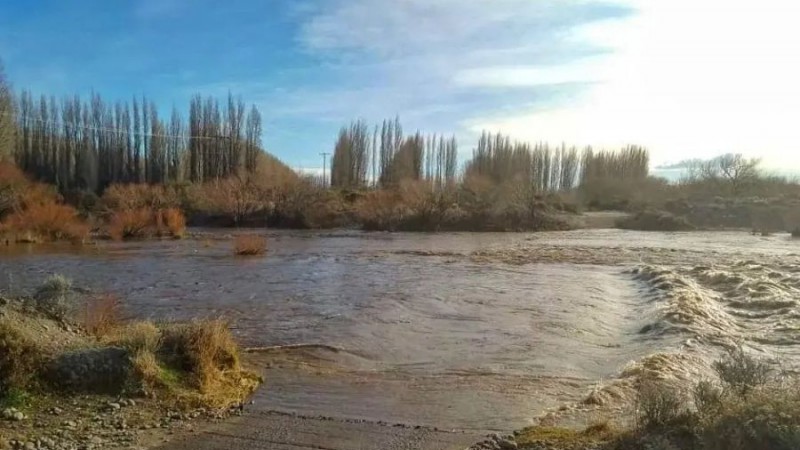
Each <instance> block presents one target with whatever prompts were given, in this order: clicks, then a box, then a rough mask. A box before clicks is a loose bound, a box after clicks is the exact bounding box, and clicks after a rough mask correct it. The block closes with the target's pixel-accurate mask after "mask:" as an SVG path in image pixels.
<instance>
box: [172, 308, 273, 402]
mask: <svg viewBox="0 0 800 450" xmlns="http://www.w3.org/2000/svg"><path fill="white" fill-rule="evenodd" d="M158 355H159V357H160V358H161V359H162V360H163V361H164V363H165V366H166V367H167V368H173V369H177V370H178V371H179V373H185V374H186V377H185V379H186V381H187V382H188V384H189V387H191V388H192V389H195V390H197V391H199V396H197V395H191V394H189V395H187V393H184V395H182V396H181V397H182V399H181V400H182V401H185V402H190V403H193V404H205V405H211V406H224V405H226V404H229V403H230V402H231V401H235V400H241V399H243V398H244V397H245V396H247V395H248V394H249V393H250V392H252V391H253V390H254V389H255V387H256V386H258V384H259V383H260V379H259V378H258V377H256V376H255V375H253V374H251V373H250V372H247V371H245V370H242V368H241V366H240V363H239V346H238V344H236V342H235V341H234V339H233V335H232V334H231V332H230V329H229V328H228V325H227V323H225V322H224V321H222V320H203V321H194V322H191V323H188V324H178V325H172V326H169V327H166V328H165V329H164V330H163V337H162V340H161V347H160V349H159V353H158ZM167 373H170V372H167ZM162 376H163V374H162Z"/></svg>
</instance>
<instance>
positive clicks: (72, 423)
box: [61, 420, 78, 428]
mask: <svg viewBox="0 0 800 450" xmlns="http://www.w3.org/2000/svg"><path fill="white" fill-rule="evenodd" d="M61 425H63V426H65V427H67V428H77V427H78V424H77V423H76V422H75V421H74V420H66V421H64V422H63V423H62V424H61Z"/></svg>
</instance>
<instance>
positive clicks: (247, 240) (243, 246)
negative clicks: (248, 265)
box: [233, 234, 267, 256]
mask: <svg viewBox="0 0 800 450" xmlns="http://www.w3.org/2000/svg"><path fill="white" fill-rule="evenodd" d="M233 252H234V254H236V255H239V256H255V255H263V254H264V253H266V252H267V238H265V237H264V236H259V235H257V234H240V235H237V236H236V237H235V238H234V241H233Z"/></svg>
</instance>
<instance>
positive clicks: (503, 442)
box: [497, 439, 518, 450]
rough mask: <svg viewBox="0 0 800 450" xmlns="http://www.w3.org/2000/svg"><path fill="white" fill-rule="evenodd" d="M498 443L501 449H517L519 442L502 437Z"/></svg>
mask: <svg viewBox="0 0 800 450" xmlns="http://www.w3.org/2000/svg"><path fill="white" fill-rule="evenodd" d="M497 445H498V446H499V447H500V449H501V450H517V448H518V447H517V443H516V442H514V441H512V440H509V439H500V440H499V441H497Z"/></svg>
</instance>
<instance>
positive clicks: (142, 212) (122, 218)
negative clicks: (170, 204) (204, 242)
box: [106, 207, 186, 241]
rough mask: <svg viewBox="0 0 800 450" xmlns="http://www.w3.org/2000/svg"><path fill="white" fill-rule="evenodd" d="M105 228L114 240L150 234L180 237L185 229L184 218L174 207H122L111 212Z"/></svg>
mask: <svg viewBox="0 0 800 450" xmlns="http://www.w3.org/2000/svg"><path fill="white" fill-rule="evenodd" d="M106 230H107V232H108V235H109V236H110V237H111V239H114V240H115V241H121V240H124V239H143V238H148V237H151V236H159V237H161V236H172V237H175V238H180V237H182V236H183V233H184V232H185V231H186V218H185V217H184V216H183V212H181V211H180V210H179V209H176V208H166V209H160V210H157V211H154V210H153V209H151V208H147V207H143V208H134V209H123V210H120V211H116V212H114V213H112V214H111V217H110V219H109V220H108V226H107V228H106Z"/></svg>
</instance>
